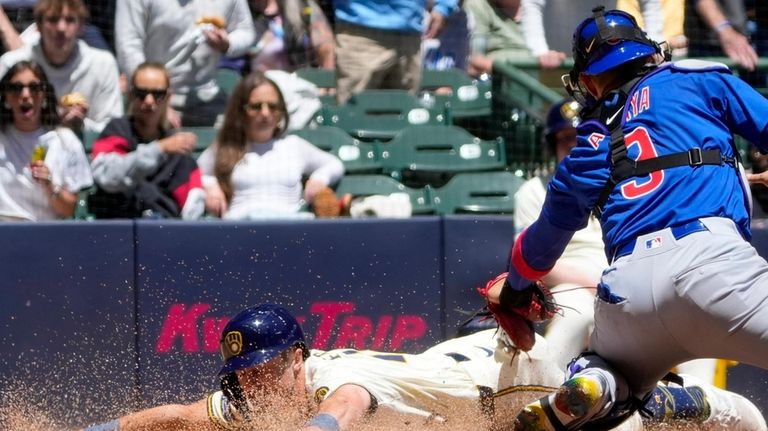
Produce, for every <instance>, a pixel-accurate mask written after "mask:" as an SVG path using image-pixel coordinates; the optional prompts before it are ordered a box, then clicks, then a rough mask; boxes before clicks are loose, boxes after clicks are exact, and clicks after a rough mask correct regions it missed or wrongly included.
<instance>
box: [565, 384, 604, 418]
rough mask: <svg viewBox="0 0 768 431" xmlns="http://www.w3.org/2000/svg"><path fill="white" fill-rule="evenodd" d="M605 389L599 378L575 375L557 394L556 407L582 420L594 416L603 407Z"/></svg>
mask: <svg viewBox="0 0 768 431" xmlns="http://www.w3.org/2000/svg"><path fill="white" fill-rule="evenodd" d="M604 393H605V390H604V388H603V386H602V385H601V382H600V381H599V380H598V379H594V378H591V377H583V376H582V377H575V378H573V379H570V380H568V381H567V382H565V383H564V384H563V385H562V386H560V389H558V391H557V393H556V394H555V400H554V403H553V404H554V406H555V408H556V409H557V410H558V411H559V412H561V413H564V414H565V415H567V416H568V417H570V418H573V419H577V420H581V419H588V418H586V416H587V415H588V414H590V413H592V414H591V415H590V417H591V416H593V415H594V414H595V413H597V411H598V410H599V408H601V407H602V399H603V394H604Z"/></svg>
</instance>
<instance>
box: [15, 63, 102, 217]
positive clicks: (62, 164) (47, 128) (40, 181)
mask: <svg viewBox="0 0 768 431" xmlns="http://www.w3.org/2000/svg"><path fill="white" fill-rule="evenodd" d="M0 90H1V92H0V220H6V221H10V220H26V221H43V220H55V219H64V218H70V217H72V216H73V215H74V212H75V204H76V203H77V193H78V192H79V191H80V190H82V189H84V188H86V187H90V186H91V185H92V184H93V180H92V178H91V170H90V168H89V167H88V159H87V158H86V156H85V152H84V151H83V144H82V143H81V142H80V140H79V139H78V138H77V136H75V134H74V133H73V132H72V131H71V130H69V129H67V128H64V127H60V122H59V116H58V114H57V112H56V96H55V95H54V92H53V87H52V86H51V84H50V82H48V79H47V78H46V76H45V72H43V69H42V67H41V66H39V65H37V64H35V63H33V62H29V61H21V62H19V63H17V64H15V65H13V66H11V68H10V69H9V70H8V72H6V74H5V75H4V76H3V78H2V80H0Z"/></svg>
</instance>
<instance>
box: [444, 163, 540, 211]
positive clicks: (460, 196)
mask: <svg viewBox="0 0 768 431" xmlns="http://www.w3.org/2000/svg"><path fill="white" fill-rule="evenodd" d="M524 182H525V181H524V180H523V179H522V178H520V177H518V176H516V175H514V174H512V173H511V172H507V171H500V172H473V173H464V174H458V175H456V176H454V177H453V178H451V180H450V181H448V183H447V184H445V185H444V186H443V187H440V188H438V189H435V190H433V196H434V202H435V208H436V210H437V213H438V214H461V213H472V214H512V213H514V211H515V193H516V192H517V190H518V189H519V188H520V186H521V185H522V184H523V183H524Z"/></svg>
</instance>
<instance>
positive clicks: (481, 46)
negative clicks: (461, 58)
mask: <svg viewBox="0 0 768 431" xmlns="http://www.w3.org/2000/svg"><path fill="white" fill-rule="evenodd" d="M464 10H465V11H467V15H468V16H469V22H470V23H471V24H470V25H471V29H470V34H471V36H470V52H471V54H470V57H469V68H468V72H469V74H470V75H474V76H479V75H481V74H483V73H491V69H492V68H493V62H494V61H496V60H502V61H503V60H515V59H525V58H532V56H531V52H530V51H529V50H528V48H527V46H526V45H525V38H524V37H523V31H522V29H521V27H520V24H519V22H520V18H521V11H520V0H465V1H464Z"/></svg>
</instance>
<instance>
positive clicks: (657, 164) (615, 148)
mask: <svg viewBox="0 0 768 431" xmlns="http://www.w3.org/2000/svg"><path fill="white" fill-rule="evenodd" d="M641 78H642V76H639V77H637V78H635V79H633V80H631V81H630V82H628V83H627V84H625V85H623V86H622V87H621V88H619V89H618V90H616V91H615V92H614V93H617V94H616V96H614V97H616V98H615V99H614V100H616V101H617V102H618V103H620V104H621V105H618V103H617V104H615V105H614V106H622V112H621V113H620V114H619V115H616V114H615V111H614V112H613V113H612V115H611V114H607V113H606V111H609V110H607V109H603V107H602V106H601V107H600V108H598V109H596V112H595V113H593V115H592V117H593V118H597V119H599V120H600V121H601V122H602V123H603V124H605V125H606V126H607V127H608V130H609V131H610V133H611V143H610V146H609V149H610V154H611V175H610V177H608V180H607V181H606V182H605V186H604V187H603V190H602V192H600V196H599V197H598V199H597V202H595V206H594V207H593V208H592V213H593V214H594V216H595V217H597V218H598V219H600V216H601V215H602V214H603V207H604V206H605V203H606V202H607V201H608V198H609V197H610V195H611V192H612V191H613V189H614V188H615V187H616V185H617V184H619V183H621V182H622V181H624V180H627V179H629V178H633V177H641V176H645V175H648V174H650V173H652V172H656V171H660V170H662V169H667V168H674V167H677V166H691V167H695V166H701V165H723V164H728V165H731V166H736V159H735V158H732V157H725V156H723V155H722V153H721V152H720V150H719V149H714V150H702V149H701V148H699V147H694V148H691V149H690V150H688V151H681V152H679V153H672V154H666V155H663V156H658V157H653V158H650V159H644V160H640V161H635V160H632V159H630V158H629V157H628V156H627V146H626V144H625V142H624V132H623V131H622V129H621V123H622V121H621V119H622V118H624V112H623V111H624V108H623V107H624V106H625V105H626V103H625V102H626V100H627V97H628V94H629V92H630V91H631V89H632V87H633V86H634V85H635V84H636V83H637V82H638V81H639V80H640V79H641ZM609 96H610V95H609ZM608 115H611V116H612V117H614V118H616V119H617V120H616V121H613V122H612V123H610V124H609V123H607V122H606V118H607V116H608Z"/></svg>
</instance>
